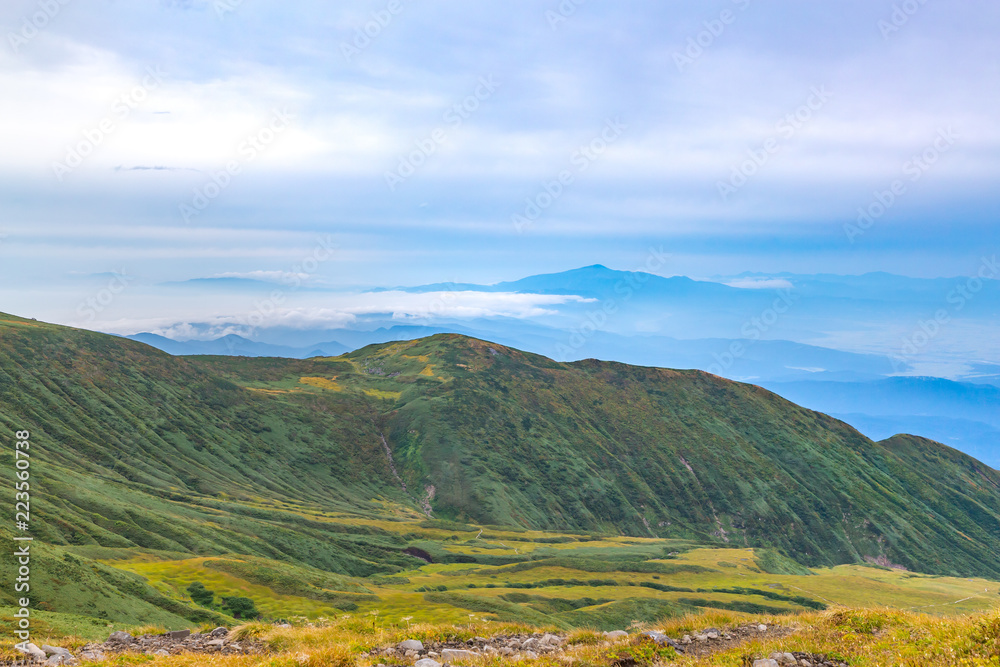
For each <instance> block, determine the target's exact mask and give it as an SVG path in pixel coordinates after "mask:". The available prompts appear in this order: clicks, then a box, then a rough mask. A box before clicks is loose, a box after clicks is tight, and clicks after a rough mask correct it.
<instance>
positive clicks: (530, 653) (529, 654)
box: [523, 651, 538, 660]
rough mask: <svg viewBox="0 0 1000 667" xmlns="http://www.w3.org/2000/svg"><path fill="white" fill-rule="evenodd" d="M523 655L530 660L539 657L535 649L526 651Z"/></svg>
mask: <svg viewBox="0 0 1000 667" xmlns="http://www.w3.org/2000/svg"><path fill="white" fill-rule="evenodd" d="M523 655H524V657H525V658H527V659H528V660H535V659H536V658H538V654H537V653H535V652H534V651H525V652H524V654H523Z"/></svg>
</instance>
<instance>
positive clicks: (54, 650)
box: [42, 644, 73, 658]
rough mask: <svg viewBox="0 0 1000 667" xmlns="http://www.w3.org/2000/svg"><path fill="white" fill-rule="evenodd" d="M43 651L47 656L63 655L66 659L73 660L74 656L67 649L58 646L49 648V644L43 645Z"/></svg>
mask: <svg viewBox="0 0 1000 667" xmlns="http://www.w3.org/2000/svg"><path fill="white" fill-rule="evenodd" d="M42 650H43V651H45V655H61V656H63V657H66V658H72V657H73V654H72V653H70V652H69V651H68V650H67V649H64V648H60V647H58V646H49V645H48V644H42Z"/></svg>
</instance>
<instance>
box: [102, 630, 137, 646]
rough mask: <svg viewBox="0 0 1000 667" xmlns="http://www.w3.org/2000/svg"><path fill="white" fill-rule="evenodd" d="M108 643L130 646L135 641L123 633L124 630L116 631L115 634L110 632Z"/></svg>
mask: <svg viewBox="0 0 1000 667" xmlns="http://www.w3.org/2000/svg"><path fill="white" fill-rule="evenodd" d="M108 641H109V642H115V643H117V644H131V643H132V642H134V641H135V637H133V636H132V635H130V634H129V633H127V632H125V631H124V630H118V631H117V632H112V633H111V635H110V636H109V637H108Z"/></svg>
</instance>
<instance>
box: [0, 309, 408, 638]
mask: <svg viewBox="0 0 1000 667" xmlns="http://www.w3.org/2000/svg"><path fill="white" fill-rule="evenodd" d="M367 410H369V403H368V401H366V400H365V399H364V398H358V399H352V398H350V397H345V399H344V400H343V401H340V402H339V403H338V405H337V406H329V405H327V404H325V403H324V404H322V405H319V406H317V405H316V404H315V402H313V401H311V399H310V397H309V396H302V397H301V400H297V401H296V400H290V401H285V402H282V403H276V402H274V401H271V400H268V399H267V398H266V397H265V395H264V394H261V393H258V392H253V391H249V390H246V389H243V388H241V387H238V386H236V385H233V384H232V383H230V382H227V381H225V380H223V379H220V378H218V377H215V376H212V375H209V374H207V373H205V372H204V371H202V370H200V369H198V368H196V367H194V366H191V365H190V364H188V363H186V362H185V361H184V360H183V359H179V358H174V357H170V356H168V355H167V354H164V353H162V352H159V351H157V350H154V349H153V348H151V347H148V346H146V345H143V344H140V343H136V342H133V341H129V340H125V339H122V338H117V337H112V336H106V335H102V334H96V333H92V332H86V331H79V330H73V329H68V328H65V327H57V326H53V325H48V324H43V323H40V322H35V321H31V320H23V319H20V318H15V317H12V316H8V315H0V424H2V427H3V431H4V432H5V433H6V434H7V435H6V436H5V440H6V441H7V442H8V443H11V441H12V438H13V433H14V432H15V431H20V430H27V431H30V433H31V438H30V443H31V450H30V453H31V459H30V461H31V494H32V496H31V532H30V534H31V535H33V536H34V537H35V539H36V540H39V541H40V542H46V543H48V544H50V545H51V546H53V547H58V549H57V550H56V551H55V552H54V555H53V557H52V558H47V559H46V558H41V557H39V559H37V561H36V565H37V566H38V568H40V569H38V571H37V572H36V573H35V574H36V576H37V577H39V579H40V580H45V579H46V578H51V579H52V580H54V581H56V582H60V581H61V582H62V585H55V586H40V587H39V588H38V593H37V595H34V596H33V600H34V602H35V603H36V604H38V605H41V608H43V609H44V608H46V605H48V608H55V609H60V610H61V611H76V612H79V613H87V614H90V615H97V614H98V612H102V613H103V614H105V615H106V617H107V618H111V619H115V618H118V619H123V618H124V617H126V616H127V617H129V618H131V619H133V620H134V619H135V618H136V614H137V613H138V612H137V611H136V610H137V609H138V610H140V611H142V610H143V609H145V611H142V614H144V615H145V616H144V617H146V618H149V619H151V620H157V619H158V618H164V617H167V618H169V617H172V618H178V617H180V616H185V617H187V618H191V619H193V620H204V619H205V618H209V617H210V616H211V615H206V614H205V612H204V610H197V609H188V608H185V607H184V606H183V605H179V604H177V603H176V601H171V600H167V599H166V598H164V597H163V596H162V595H160V594H159V593H157V592H156V591H154V590H152V589H149V588H148V587H144V586H143V585H142V584H141V582H138V581H134V580H133V579H134V578H133V579H130V578H128V577H124V578H123V577H121V576H118V575H114V571H113V570H110V569H109V568H102V567H101V566H100V565H99V564H97V563H95V562H94V561H93V560H91V558H103V557H107V558H116V557H120V556H119V555H118V554H119V551H116V550H121V549H126V550H129V549H140V548H141V549H145V550H154V551H157V552H162V553H168V552H169V553H179V554H180V553H184V554H223V553H238V554H247V555H252V556H259V557H263V558H270V559H275V560H282V561H288V562H292V563H300V564H306V565H313V566H315V567H320V568H322V569H325V570H328V571H331V572H338V573H342V574H349V575H358V576H366V575H370V574H373V573H379V572H394V571H398V570H400V569H403V568H406V567H412V566H413V565H415V564H417V563H419V562H420V561H419V560H417V559H415V558H413V557H411V556H408V555H406V554H404V553H403V551H404V550H405V548H406V542H405V540H403V539H400V538H399V537H398V536H395V535H389V534H387V533H385V531H381V530H378V529H377V528H370V527H366V526H345V525H342V524H340V523H336V522H319V521H316V520H311V519H309V518H306V517H304V516H301V515H300V514H299V513H297V512H298V510H299V508H311V509H312V510H314V513H315V510H316V508H322V509H323V510H326V511H350V512H352V513H364V512H368V513H370V514H372V515H374V514H376V513H385V511H386V508H385V507H384V506H383V503H382V502H373V498H381V499H383V500H389V501H392V500H393V499H395V498H396V497H397V496H399V497H401V496H402V494H401V493H400V492H399V491H398V488H397V486H396V485H395V482H394V481H393V480H392V478H391V475H390V472H389V469H388V466H387V465H386V462H385V456H384V453H383V451H382V448H381V444H380V443H379V442H378V439H377V435H376V434H375V432H374V430H373V427H372V419H371V416H370V415H369V414H368V412H366V411H367ZM13 474H14V456H13V453H12V450H11V449H10V448H5V452H4V453H2V454H0V477H2V478H3V480H4V482H3V483H4V484H5V485H6V486H7V488H11V487H12V485H13ZM343 480H350V483H349V484H344V483H343ZM5 530H7V528H6V527H4V528H2V529H0V534H6V533H4V531H5ZM36 544H37V542H36ZM59 549H69V550H71V551H73V552H74V553H76V554H78V555H80V556H79V557H70V558H62V555H63V554H69V553H70V552H68V551H61V550H59ZM95 574H96V575H97V579H101V580H102V581H103V582H104V583H103V584H101V585H102V586H104V587H111V588H114V589H115V590H117V591H118V595H119V596H120V597H121V598H131V599H135V600H145V601H146V602H148V603H149V604H147V605H146V606H145V607H143V606H142V605H138V603H136V604H133V605H131V606H128V605H125V606H121V605H119V606H117V607H114V606H111V607H107V608H101V607H100V606H98V607H94V604H95V600H96V601H97V602H102V601H103V598H107V597H108V596H107V595H102V596H100V599H98V598H93V599H88V598H87V596H85V595H77V594H72V595H71V593H72V591H71V590H70V588H71V587H70V586H67V585H65V582H66V581H75V582H93V581H94V580H95ZM113 575H114V576H113ZM88 586H89V587H90V589H91V590H95V589H94V587H93V586H92V585H91V584H86V586H85V587H88ZM12 594H13V592H12V591H11V590H7V591H4V592H3V593H2V594H0V601H3V600H9V599H10V596H11V595H12ZM112 597H113V596H112ZM150 604H151V605H152V606H153V607H158V608H159V611H157V612H156V613H153V611H152V608H150V607H149V605H150ZM157 614H159V616H157Z"/></svg>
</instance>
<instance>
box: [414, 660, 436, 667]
mask: <svg viewBox="0 0 1000 667" xmlns="http://www.w3.org/2000/svg"><path fill="white" fill-rule="evenodd" d="M413 667H441V663H440V662H438V661H437V660H431V659H430V658H421V659H420V660H417V661H416V662H415V663H413Z"/></svg>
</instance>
